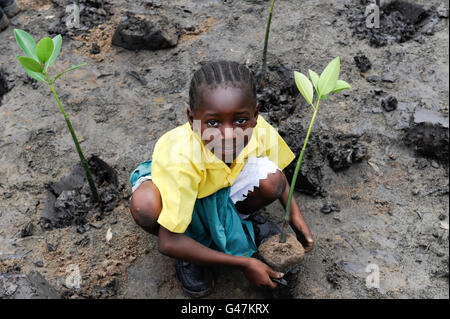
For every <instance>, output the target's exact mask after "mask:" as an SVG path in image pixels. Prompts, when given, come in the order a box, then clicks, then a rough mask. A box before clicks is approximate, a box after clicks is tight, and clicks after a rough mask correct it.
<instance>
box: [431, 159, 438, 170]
mask: <svg viewBox="0 0 450 319" xmlns="http://www.w3.org/2000/svg"><path fill="white" fill-rule="evenodd" d="M431 166H432V167H434V168H439V167H440V166H439V163H438V162H436V161H435V160H432V161H431Z"/></svg>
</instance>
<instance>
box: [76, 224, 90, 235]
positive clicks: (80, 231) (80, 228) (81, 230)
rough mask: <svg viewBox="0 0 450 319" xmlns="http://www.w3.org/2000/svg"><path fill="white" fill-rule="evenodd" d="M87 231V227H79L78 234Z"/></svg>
mask: <svg viewBox="0 0 450 319" xmlns="http://www.w3.org/2000/svg"><path fill="white" fill-rule="evenodd" d="M87 230H88V227H87V226H86V225H78V226H77V233H78V234H84V233H85V232H86V231H87Z"/></svg>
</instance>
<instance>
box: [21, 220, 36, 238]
mask: <svg viewBox="0 0 450 319" xmlns="http://www.w3.org/2000/svg"><path fill="white" fill-rule="evenodd" d="M33 229H34V226H33V223H32V222H29V223H28V224H26V225H25V227H24V228H22V230H21V231H20V237H22V238H23V237H28V236H31V235H33Z"/></svg>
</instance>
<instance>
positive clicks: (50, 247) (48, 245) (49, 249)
mask: <svg viewBox="0 0 450 319" xmlns="http://www.w3.org/2000/svg"><path fill="white" fill-rule="evenodd" d="M47 250H48V251H56V247H55V246H53V245H52V244H50V243H47Z"/></svg>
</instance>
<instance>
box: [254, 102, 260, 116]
mask: <svg viewBox="0 0 450 319" xmlns="http://www.w3.org/2000/svg"><path fill="white" fill-rule="evenodd" d="M258 115H259V103H256V107H255V119H258Z"/></svg>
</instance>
